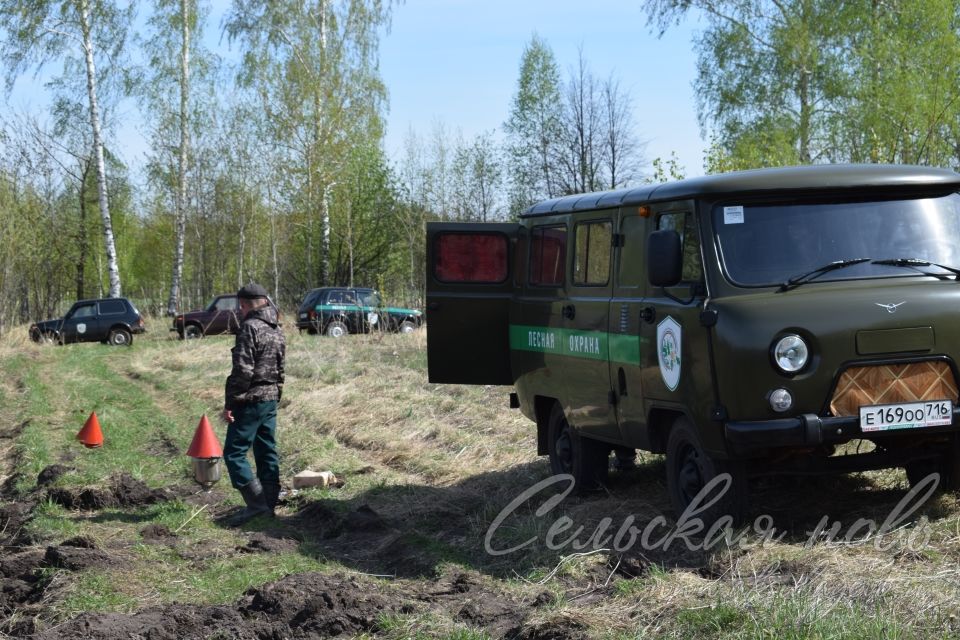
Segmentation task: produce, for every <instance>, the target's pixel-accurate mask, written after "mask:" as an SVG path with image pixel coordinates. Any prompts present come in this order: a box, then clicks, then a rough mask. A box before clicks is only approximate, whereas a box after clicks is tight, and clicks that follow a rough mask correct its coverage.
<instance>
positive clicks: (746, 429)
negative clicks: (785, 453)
mask: <svg viewBox="0 0 960 640" xmlns="http://www.w3.org/2000/svg"><path fill="white" fill-rule="evenodd" d="M957 430H960V407H956V406H955V407H954V409H953V422H951V424H949V425H943V426H939V427H925V428H922V429H893V430H889V431H870V432H867V433H864V432H863V431H861V429H860V417H859V416H843V417H821V416H818V415H815V414H812V413H808V414H804V415H802V416H799V417H796V418H782V419H779V420H758V421H749V422H727V423H726V424H725V425H724V434H725V435H726V439H727V443H729V444H730V445H731V446H732V447H733V449H734V450H735V451H738V452H741V453H746V452H750V451H757V450H762V449H771V448H776V447H815V446H817V445H821V444H830V443H836V442H845V441H847V440H851V439H855V438H882V437H886V436H902V435H904V434H907V433H916V434H917V435H921V434H922V435H932V434H937V433H951V432H954V431H957Z"/></svg>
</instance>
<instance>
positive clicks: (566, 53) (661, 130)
mask: <svg viewBox="0 0 960 640" xmlns="http://www.w3.org/2000/svg"><path fill="white" fill-rule="evenodd" d="M695 26H696V25H689V24H684V25H681V26H680V27H678V28H674V29H672V30H671V31H669V32H668V33H667V35H665V36H664V37H663V38H660V39H658V38H657V37H656V34H655V33H653V32H651V30H650V29H649V28H648V27H647V21H646V16H645V15H644V14H643V12H642V11H641V0H635V1H630V0H586V1H583V0H580V1H573V0H551V1H545V0H484V1H477V0H407V2H406V3H405V4H403V5H401V6H399V7H397V8H396V9H395V11H394V17H393V27H392V29H391V32H390V34H388V35H386V36H385V37H384V38H383V41H382V45H381V71H382V74H383V78H384V81H385V82H386V84H387V87H388V88H389V90H390V115H389V129H388V133H387V140H386V148H387V152H388V153H390V154H391V156H392V157H399V153H400V149H401V147H402V143H403V140H404V138H405V136H406V132H407V131H408V130H409V129H410V128H411V127H412V128H413V129H414V130H415V131H417V133H419V134H421V135H426V134H429V132H430V130H431V127H432V122H433V121H435V120H438V121H441V122H443V123H444V124H445V125H446V126H447V127H448V128H457V127H459V128H460V129H461V130H462V131H463V134H464V136H465V137H466V138H468V139H469V138H470V137H472V136H474V135H476V134H478V133H480V132H483V131H489V130H491V129H498V130H499V129H500V127H501V125H502V123H503V122H504V120H505V119H506V117H507V114H508V110H509V107H510V100H511V97H512V95H513V93H514V91H515V89H516V83H517V76H518V74H519V67H520V57H521V55H522V53H523V49H524V46H525V45H526V44H527V43H528V42H529V41H530V38H531V36H532V35H533V34H534V33H537V34H538V35H539V36H540V37H541V38H542V39H543V40H545V41H546V42H547V44H549V45H550V47H551V48H552V49H553V53H554V55H555V57H556V59H557V62H558V64H559V65H560V68H561V73H562V74H563V76H564V78H566V77H567V75H568V73H569V69H570V68H571V67H572V66H573V65H574V64H576V62H577V56H578V48H580V47H582V48H583V53H584V57H585V59H586V60H587V62H588V63H589V65H590V68H591V70H592V71H593V73H594V75H596V76H598V77H600V78H605V77H607V76H608V75H609V74H610V73H613V74H614V75H615V76H616V77H617V78H619V80H620V83H621V86H622V87H623V88H624V89H626V90H627V91H629V94H630V95H631V97H632V98H633V104H634V114H633V115H634V122H635V125H636V129H637V134H638V135H639V137H641V138H642V139H645V140H647V142H648V144H647V153H646V156H647V158H648V160H652V159H653V158H655V157H657V156H660V157H664V158H666V157H669V156H670V153H671V151H675V152H676V153H677V156H678V158H679V160H680V164H681V165H683V166H684V167H685V168H686V171H687V175H688V176H693V175H701V174H702V173H703V160H702V158H703V150H704V148H705V147H706V144H705V143H704V142H703V141H702V140H701V139H700V130H699V127H698V125H697V120H696V107H695V100H694V93H693V88H692V82H693V79H694V76H695V73H696V56H695V54H694V53H693V51H692V46H691V35H692V29H693V28H694V27H695Z"/></svg>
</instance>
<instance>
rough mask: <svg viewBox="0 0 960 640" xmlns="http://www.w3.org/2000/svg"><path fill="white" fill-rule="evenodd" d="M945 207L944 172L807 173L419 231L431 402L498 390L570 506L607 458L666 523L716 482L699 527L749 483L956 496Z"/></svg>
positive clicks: (951, 251)
mask: <svg viewBox="0 0 960 640" xmlns="http://www.w3.org/2000/svg"><path fill="white" fill-rule="evenodd" d="M958 189H960V174H956V173H953V172H951V171H944V170H937V169H930V168H923V167H908V166H873V165H871V166H859V165H855V166H837V165H825V166H806V167H795V168H781V169H769V170H757V171H745V172H739V173H729V174H725V175H716V176H707V177H702V178H694V179H690V180H683V181H680V182H675V183H668V184H662V185H647V186H643V187H639V188H636V189H629V190H621V191H612V192H605V193H591V194H585V195H574V196H569V197H564V198H559V199H555V200H550V201H547V202H542V203H540V204H537V205H535V206H533V207H532V208H530V209H529V210H528V211H526V212H525V213H523V214H522V215H521V216H520V222H519V223H518V224H453V223H435V224H430V225H429V226H428V229H427V235H428V238H427V240H428V242H427V252H428V255H427V265H428V266H427V311H428V313H429V315H430V331H429V334H428V358H429V375H430V381H431V382H446V383H467V384H492V385H514V386H515V388H516V393H515V394H511V401H512V402H513V403H514V404H515V405H517V404H518V405H519V407H520V409H521V410H522V411H523V413H524V414H525V415H526V416H528V417H529V418H530V419H531V420H533V421H535V422H536V424H537V449H538V452H539V453H540V454H541V455H549V456H550V463H551V466H552V468H553V470H554V471H555V472H557V473H570V474H572V475H573V476H574V478H575V480H576V482H577V485H578V486H579V488H580V489H581V490H584V489H587V490H589V489H592V488H595V487H596V486H598V485H599V484H600V483H603V482H604V479H605V478H606V474H607V469H608V459H609V455H610V452H611V450H614V449H616V450H618V451H619V452H621V453H622V452H623V451H624V450H629V449H644V450H648V451H653V452H657V453H665V454H666V468H667V486H668V490H669V493H670V498H671V500H672V502H673V505H674V507H675V509H676V510H677V511H678V512H679V511H682V510H684V509H685V508H686V507H687V506H689V505H690V503H691V501H692V499H693V498H694V496H696V495H697V494H698V492H700V490H701V489H702V488H704V486H705V485H707V484H708V483H710V481H711V480H713V479H715V478H722V479H726V476H725V475H722V474H724V473H729V474H730V479H731V480H730V481H729V487H728V490H727V491H726V493H725V494H724V497H723V499H722V500H721V501H719V502H718V503H717V506H716V508H717V509H721V510H722V511H717V512H716V515H720V514H721V513H730V512H734V511H742V508H743V506H744V498H745V497H746V493H747V489H746V487H747V483H746V480H745V479H746V478H747V477H748V476H755V475H765V474H777V473H810V472H834V471H836V472H846V471H859V470H868V469H879V468H887V467H897V466H901V467H904V468H905V469H906V471H907V476H908V478H909V480H910V482H911V483H914V484H915V483H917V482H919V481H920V480H922V479H923V478H925V477H926V476H927V475H928V474H929V473H930V472H934V471H936V472H939V473H940V474H941V481H942V482H943V483H945V484H946V485H947V486H950V487H951V488H952V487H954V486H955V485H956V483H957V481H958V480H960V473H958V471H960V469H958V467H957V465H958V463H960V441H958V436H957V424H958V421H957V415H958V413H957V412H958V410H960V409H958V406H957V402H958V391H957V381H958V380H960V376H958V371H957V360H958V359H960V275H958V274H960V194H958V193H957V191H958ZM852 441H859V443H860V444H862V445H863V446H860V447H856V448H854V447H841V446H840V445H844V444H846V443H850V442H852ZM849 451H858V453H849ZM841 454H842V455H841Z"/></svg>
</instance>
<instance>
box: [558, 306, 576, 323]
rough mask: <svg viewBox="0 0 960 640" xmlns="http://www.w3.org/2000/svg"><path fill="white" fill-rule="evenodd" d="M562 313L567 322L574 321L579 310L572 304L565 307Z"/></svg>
mask: <svg viewBox="0 0 960 640" xmlns="http://www.w3.org/2000/svg"><path fill="white" fill-rule="evenodd" d="M560 313H561V314H562V315H563V317H564V318H566V319H567V320H573V319H574V318H575V317H576V315H577V308H576V307H575V306H573V305H572V304H565V305H563V309H561V310H560Z"/></svg>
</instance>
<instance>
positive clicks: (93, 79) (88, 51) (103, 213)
mask: <svg viewBox="0 0 960 640" xmlns="http://www.w3.org/2000/svg"><path fill="white" fill-rule="evenodd" d="M80 28H81V30H82V32H83V53H84V57H85V58H86V66H87V94H88V96H89V98H90V126H91V128H92V130H93V152H94V158H95V159H96V163H97V195H98V199H99V202H100V217H101V219H102V220H103V244H104V249H105V251H106V254H107V272H108V274H109V278H110V292H109V296H110V297H111V298H119V297H120V295H121V293H122V290H121V288H120V267H119V266H118V265H117V249H116V247H115V245H114V242H113V224H112V223H111V221H110V204H109V202H108V200H107V170H106V165H105V163H104V160H103V137H102V134H101V131H100V107H99V106H98V104H97V70H96V67H95V66H94V64H93V37H92V36H91V33H90V3H89V0H80Z"/></svg>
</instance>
